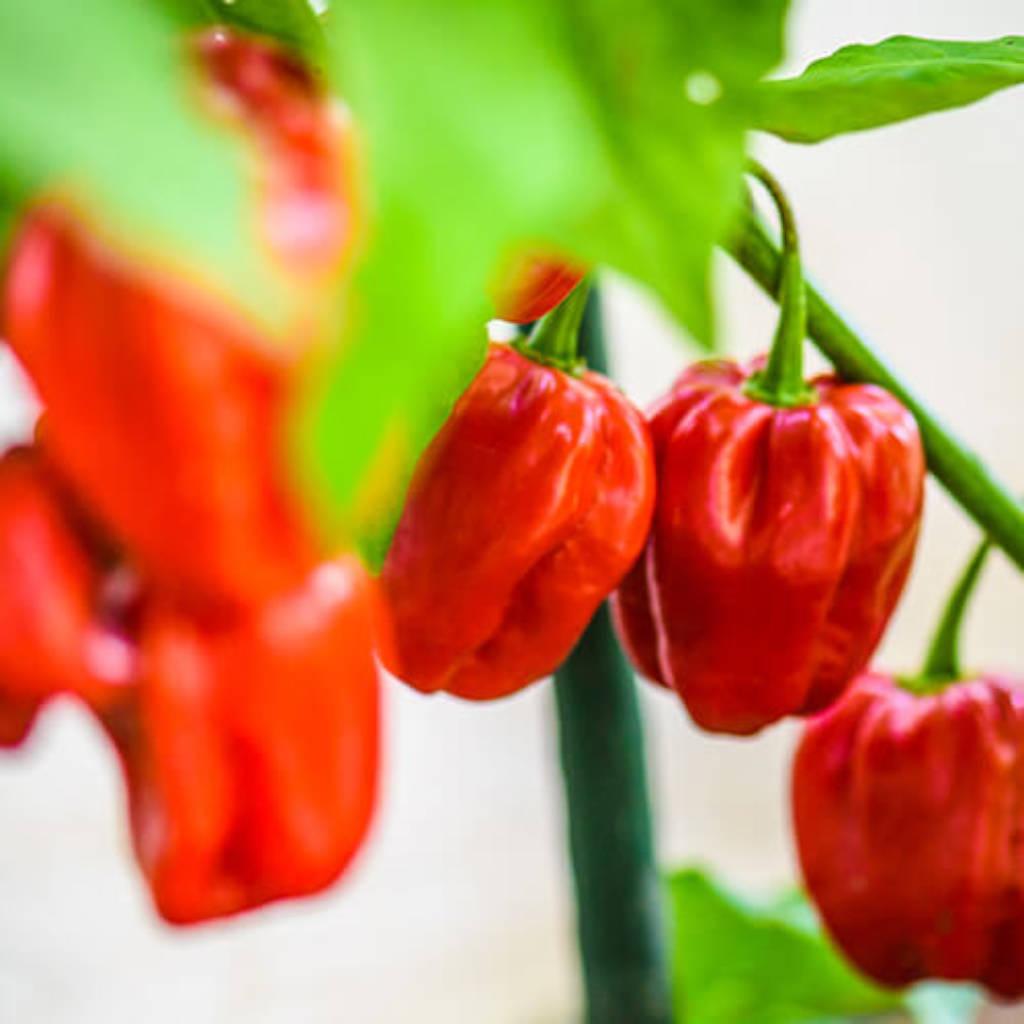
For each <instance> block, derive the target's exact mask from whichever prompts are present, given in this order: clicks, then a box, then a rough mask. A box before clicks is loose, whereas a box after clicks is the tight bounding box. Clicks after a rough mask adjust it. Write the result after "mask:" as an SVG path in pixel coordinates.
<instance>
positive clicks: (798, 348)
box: [746, 160, 815, 406]
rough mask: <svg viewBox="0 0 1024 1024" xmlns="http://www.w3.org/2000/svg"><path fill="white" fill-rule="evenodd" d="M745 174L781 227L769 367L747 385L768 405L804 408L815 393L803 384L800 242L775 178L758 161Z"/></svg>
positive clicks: (803, 298)
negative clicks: (764, 195)
mask: <svg viewBox="0 0 1024 1024" xmlns="http://www.w3.org/2000/svg"><path fill="white" fill-rule="evenodd" d="M747 169H748V172H749V173H750V174H751V175H752V176H753V177H754V178H756V179H757V180H758V181H759V182H761V184H762V185H764V187H765V188H766V189H767V190H768V192H769V194H770V195H771V197H772V200H773V202H774V203H775V206H776V208H777V209H778V211H779V221H780V222H781V224H782V269H781V271H780V273H779V287H778V291H777V293H776V294H777V297H778V302H779V324H778V327H777V328H776V329H775V338H774V339H773V341H772V348H771V352H770V353H769V355H768V364H767V365H766V366H765V368H764V370H762V371H761V372H760V373H757V374H755V375H754V376H753V377H752V378H751V379H750V382H749V383H748V384H747V387H746V391H747V394H749V395H750V396H751V398H755V399H756V400H757V401H759V402H767V403H768V404H769V405H779V406H795V405H806V404H808V403H810V402H813V401H814V400H815V395H814V391H813V390H812V389H811V388H809V387H808V386H807V385H806V383H804V338H805V337H806V336H807V297H806V293H805V289H804V275H803V269H802V267H801V265H800V241H799V238H798V237H797V231H796V218H795V217H794V216H793V210H792V207H791V206H790V205H789V200H788V199H787V198H786V193H785V192H784V191H783V189H782V186H781V185H780V184H779V183H778V181H777V180H776V179H775V177H774V176H773V175H772V174H770V173H769V172H768V171H767V170H766V169H765V168H764V167H762V166H761V164H759V163H758V162H757V161H755V160H751V161H750V162H749V165H748V168H747Z"/></svg>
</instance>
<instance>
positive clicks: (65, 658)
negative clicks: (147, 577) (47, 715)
mask: <svg viewBox="0 0 1024 1024" xmlns="http://www.w3.org/2000/svg"><path fill="white" fill-rule="evenodd" d="M0 579H2V580H3V585H2V586H0V746H17V745H18V744H19V743H20V742H21V741H22V740H24V739H25V737H26V736H27V735H28V733H29V731H30V729H31V726H32V723H33V721H34V719H35V717H36V714H37V713H38V711H39V709H40V708H41V707H42V705H43V704H45V703H46V701H47V700H49V699H50V698H51V697H54V696H56V695H58V694H61V693H67V694H73V695H76V696H78V697H81V698H82V699H84V700H87V701H89V702H90V703H93V704H98V705H102V704H104V703H105V702H107V701H108V700H109V699H111V696H112V694H114V693H116V692H117V688H118V686H119V685H121V684H122V683H123V682H124V681H125V673H126V672H127V670H128V667H129V664H130V657H129V654H128V652H127V650H126V649H125V647H124V646H123V645H122V644H121V643H120V642H119V641H118V639H117V638H116V637H115V636H114V635H112V634H109V633H108V632H107V631H106V630H105V629H104V628H103V627H102V626H101V624H100V623H99V622H98V621H97V619H96V617H95V615H94V607H95V602H96V600H97V595H98V591H99V587H100V573H99V571H98V569H97V568H96V567H95V562H94V558H93V554H92V552H90V551H89V550H88V549H87V547H86V545H85V544H84V543H83V541H82V540H81V538H80V534H79V532H78V531H77V529H76V526H75V524H74V522H73V517H72V515H71V513H70V511H69V509H68V507H67V503H66V501H65V500H64V496H63V495H62V494H61V493H60V490H59V488H58V486H57V484H56V482H55V481H54V479H53V477H52V475H51V473H50V472H49V470H48V468H47V467H46V465H45V462H44V460H43V459H42V458H40V456H39V455H38V453H37V452H36V451H34V450H32V449H29V448H18V449H12V450H10V451H8V452H6V453H5V454H4V455H3V456H2V457H0Z"/></svg>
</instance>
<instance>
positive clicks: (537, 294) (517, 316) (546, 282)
mask: <svg viewBox="0 0 1024 1024" xmlns="http://www.w3.org/2000/svg"><path fill="white" fill-rule="evenodd" d="M585 273H586V271H585V270H584V269H583V268H582V267H580V266H578V265H576V264H574V263H567V262H563V261H561V260H557V259H553V258H550V257H543V256H529V257H524V258H523V259H521V260H519V261H518V262H516V263H515V264H514V265H513V266H512V267H511V268H510V270H509V271H508V272H507V273H506V274H505V275H504V276H503V278H502V283H501V285H500V287H499V289H498V293H497V295H496V297H495V316H497V317H498V319H499V320H508V321H510V322H512V323H516V324H528V323H531V322H532V321H534V320H539V319H540V318H541V317H542V316H544V315H545V314H546V313H549V312H550V311H551V310H552V309H554V308H555V306H557V305H558V304H559V303H560V302H561V301H562V300H563V299H565V298H566V297H567V296H568V294H569V293H570V292H571V291H572V290H573V288H575V287H576V285H578V284H579V283H580V281H581V280H582V279H583V275H584V274H585Z"/></svg>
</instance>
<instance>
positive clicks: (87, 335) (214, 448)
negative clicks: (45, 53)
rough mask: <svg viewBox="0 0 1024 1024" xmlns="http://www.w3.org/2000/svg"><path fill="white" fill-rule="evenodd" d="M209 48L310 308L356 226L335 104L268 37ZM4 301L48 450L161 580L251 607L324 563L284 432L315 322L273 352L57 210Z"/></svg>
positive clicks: (212, 100) (222, 100) (18, 245)
mask: <svg viewBox="0 0 1024 1024" xmlns="http://www.w3.org/2000/svg"><path fill="white" fill-rule="evenodd" d="M196 49H197V52H198V55H199V59H200V63H201V65H202V67H203V69H204V75H205V77H206V93H205V95H206V97H207V99H208V102H209V105H210V106H211V108H215V110H216V111H217V112H218V113H220V114H221V115H222V116H223V117H224V118H226V119H227V120H229V121H230V122H231V123H233V124H235V125H237V126H238V127H239V128H241V129H242V130H243V131H245V132H246V133H247V135H248V136H249V137H251V138H252V139H253V141H254V143H255V145H256V149H257V152H258V154H259V156H260V161H259V167H260V169H261V172H262V177H261V179H260V181H259V189H260V191H261V193H262V195H261V202H260V204H259V210H260V218H261V230H260V235H261V236H262V237H263V238H264V239H265V241H266V244H268V245H269V246H270V248H271V250H272V251H273V252H274V253H275V254H276V255H277V256H278V257H279V258H280V260H281V262H282V264H283V265H284V266H285V267H286V268H288V269H289V270H291V271H293V273H294V274H295V275H296V277H297V278H299V279H301V281H302V282H304V283H308V284H309V286H310V289H309V294H310V296H311V298H310V305H311V307H312V305H313V304H315V302H317V301H319V300H318V299H314V298H313V296H314V294H322V287H321V286H322V285H323V284H324V282H325V275H326V274H327V273H328V272H329V271H331V270H332V269H335V268H336V267H337V265H338V261H339V257H340V254H341V251H342V247H343V243H344V241H345V235H346V232H347V216H348V213H347V206H346V201H345V196H344V189H343V179H344V161H343V140H342V136H341V134H340V132H339V130H338V125H337V124H336V123H335V121H334V119H333V118H332V115H331V112H330V109H329V107H328V101H327V99H326V97H325V96H323V95H322V94H321V93H320V92H319V90H318V89H317V88H316V87H315V85H314V84H313V82H312V80H311V79H310V78H309V77H308V76H307V75H306V74H305V73H304V72H303V71H302V70H301V69H300V68H298V67H297V66H296V65H295V64H294V63H293V62H292V61H291V60H290V59H289V58H288V57H286V56H284V55H283V53H281V52H280V51H278V50H277V49H275V48H274V47H272V46H270V45H269V44H265V43H261V42H256V41H253V40H251V39H248V38H243V37H232V36H230V35H228V34H226V33H223V32H217V33H214V34H211V35H205V36H203V37H201V38H200V40H199V42H198V45H197V47H196ZM318 289H320V291H317V290H318ZM3 307H4V315H5V333H6V337H7V339H8V340H9V342H10V344H11V346H12V348H13V349H14V351H15V353H16V354H17V356H18V357H19V359H20V360H21V361H22V363H23V364H24V366H25V368H26V369H27V371H28V373H29V375H30V377H31V378H32V380H33V382H34V384H35V386H36V387H37V389H38V391H39V394H40V397H41V399H42V401H43V403H44V405H45V406H46V408H47V414H48V448H49V454H50V455H51V457H52V458H53V460H54V461H55V463H56V464H57V465H58V466H59V468H60V469H61V471H62V472H63V473H64V474H66V475H67V477H68V478H69V479H70V481H71V482H72V483H73V485H74V486H75V488H76V490H77V491H78V492H79V493H80V494H81V495H82V497H83V500H85V501H86V502H88V504H89V505H90V507H91V508H92V509H93V510H94V511H95V513H96V514H97V515H98V517H99V518H100V519H101V520H102V521H103V522H104V523H105V525H106V526H107V528H108V529H109V530H110V532H111V533H113V534H115V535H116V536H117V537H118V538H119V539H120V540H121V541H123V543H124V544H125V546H126V547H127V548H128V549H129V551H130V552H131V553H132V554H133V555H134V556H135V557H136V558H137V559H138V560H139V561H140V562H141V563H142V565H143V566H144V567H145V568H146V569H147V570H148V571H149V572H151V573H153V574H155V575H156V576H158V577H160V578H161V579H162V580H163V581H165V582H166V583H167V584H169V585H173V586H175V587H177V588H179V589H181V590H183V591H187V592H189V593H191V594H193V595H197V594H198V595H201V596H204V597H205V596H207V595H209V596H211V597H213V598H215V599H217V598H219V599H227V600H234V601H251V600H261V599H263V598H266V597H268V596H270V595H273V594H275V593H278V592H281V591H282V590H283V589H287V588H288V587H290V586H293V585H295V584H296V583H297V582H298V581H299V580H301V579H302V578H304V576H305V574H306V573H307V572H308V571H309V570H310V568H311V567H312V566H313V565H315V564H316V563H317V562H318V561H319V558H320V552H319V551H318V549H317V545H316V543H315V542H314V540H313V538H312V536H311V533H310V531H309V529H308V528H307V524H306V523H305V522H304V519H303V516H302V513H301V511H300V509H299V507H298V503H297V500H296V499H295V497H294V496H293V494H292V488H291V487H290V486H289V481H288V479H287V472H286V461H285V458H284V453H283V448H284V441H283V436H282V435H283V422H282V421H283V417H284V413H285V409H286V406H287V405H288V402H289V401H290V398H291V389H292V381H293V377H294V364H295V361H296V360H297V359H298V358H299V356H300V354H301V353H300V349H301V347H302V342H303V341H304V340H305V337H304V332H305V331H306V329H307V328H308V327H309V326H311V325H304V327H303V331H302V332H299V333H297V336H296V337H295V338H293V339H292V342H293V343H292V344H291V345H290V346H286V347H281V346H279V345H275V344H274V342H273V341H272V340H271V339H269V338H265V337H264V336H263V335H262V333H260V332H259V331H258V330H256V329H255V328H254V327H253V326H252V325H251V324H250V323H248V322H247V321H246V320H245V319H244V318H242V317H241V316H238V315H235V313H234V312H233V311H232V310H230V309H228V308H225V307H224V306H223V304H222V303H220V302H219V301H217V300H215V299H213V298H211V297H209V296H206V295H204V294H203V293H201V292H200V291H199V290H198V289H197V288H195V287H194V286H192V285H191V284H190V283H188V282H187V281H185V280H176V279H174V278H173V277H171V276H170V275H168V274H163V273H161V274H155V273H152V272H150V271H147V270H146V269H144V268H143V267H140V266H137V265H135V264H134V263H132V262H130V261H128V260H127V259H125V258H123V257H122V256H120V255H119V254H118V253H116V252H115V251H113V250H112V249H111V248H110V247H109V246H108V245H107V244H106V243H104V242H103V241H101V240H99V239H98V238H96V237H93V235H92V234H91V233H90V232H89V231H88V230H87V229H86V228H85V227H83V226H82V225H80V224H78V223H76V222H75V221H74V220H73V219H72V218H71V217H70V216H69V215H67V214H65V213H63V212H62V211H60V210H58V209H57V208H56V207H54V206H48V205H44V206H41V207H38V208H36V209H35V210H33V211H32V212H30V213H29V215H28V216H27V218H26V220H25V221H24V223H23V224H22V226H21V228H20V230H19V231H18V233H17V236H16V238H15V241H14V243H13V249H12V254H11V258H10V266H9V269H8V273H7V278H6V288H5V294H4V298H3Z"/></svg>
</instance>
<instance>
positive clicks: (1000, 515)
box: [725, 215, 1024, 570]
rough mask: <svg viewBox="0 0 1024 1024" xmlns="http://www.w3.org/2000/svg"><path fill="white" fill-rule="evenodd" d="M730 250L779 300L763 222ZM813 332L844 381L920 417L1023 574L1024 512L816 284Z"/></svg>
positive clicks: (777, 262)
mask: <svg viewBox="0 0 1024 1024" xmlns="http://www.w3.org/2000/svg"><path fill="white" fill-rule="evenodd" d="M725 249H726V251H727V252H729V254H730V255H731V256H732V257H733V258H734V259H735V260H736V262H737V263H738V264H739V265H740V266H741V267H742V268H743V269H744V270H745V271H746V272H747V273H748V274H749V275H750V276H751V277H752V278H753V279H754V280H755V281H756V282H757V283H758V284H759V285H760V286H761V287H762V288H763V289H764V290H765V291H766V292H767V293H768V294H769V295H772V296H774V295H775V294H776V292H777V290H778V284H779V272H780V267H781V254H780V252H779V249H778V246H777V245H776V244H775V242H774V241H773V239H772V238H771V236H770V235H769V234H768V231H767V230H766V228H765V227H764V225H763V224H762V223H761V222H760V220H758V219H757V218H756V217H755V216H753V215H748V216H746V217H745V218H744V219H743V221H742V223H741V224H740V226H739V228H738V229H737V230H736V231H735V232H734V234H733V235H732V237H731V238H729V239H728V240H727V242H726V243H725ZM807 329H808V334H809V335H810V337H811V340H812V341H813V342H814V344H815V345H816V346H817V347H818V349H819V350H820V351H821V352H822V353H823V354H824V355H825V357H826V358H827V359H828V360H829V361H830V362H831V363H832V364H833V365H834V366H835V368H836V370H837V371H838V372H839V374H840V375H841V376H842V377H844V378H846V379H847V380H855V381H865V382H868V383H871V384H878V385H880V386H881V387H883V388H885V389H886V390H887V391H890V392H891V393H892V394H894V395H895V396H896V397H897V398H898V399H899V400H900V401H901V402H902V403H903V404H904V405H905V406H906V407H907V408H908V409H909V410H910V411H911V412H912V413H913V414H914V418H915V419H916V420H917V425H918V427H919V428H920V430H921V437H922V439H923V440H924V447H925V452H926V454H927V456H928V468H929V470H930V471H931V473H932V475H933V476H934V477H935V479H936V480H938V481H939V482H940V483H941V484H942V485H943V487H945V489H946V490H947V491H948V492H949V494H950V496H951V497H952V498H953V499H954V501H956V502H957V503H958V504H959V505H960V506H961V507H962V508H963V509H964V511H965V512H967V514H968V515H969V516H970V517H971V518H972V519H973V520H974V521H975V522H976V523H977V524H978V526H980V527H981V529H982V530H983V531H984V532H985V533H986V534H987V535H988V537H989V538H990V539H991V540H992V542H993V543H994V544H996V545H997V546H998V547H1000V548H1002V550H1003V551H1005V552H1006V554H1007V555H1008V556H1009V557H1010V558H1011V559H1012V560H1013V562H1014V563H1015V564H1016V565H1017V567H1018V568H1019V569H1021V570H1024V506H1021V504H1020V503H1019V502H1018V501H1017V499H1016V498H1014V496H1013V494H1012V493H1011V491H1010V490H1009V489H1008V488H1006V487H1004V486H1003V485H1002V484H1000V483H999V481H998V480H997V479H996V478H995V477H994V476H993V475H992V473H991V472H990V471H989V469H988V468H987V467H986V466H985V465H984V463H982V461H981V460H980V459H979V458H978V457H977V456H976V455H975V454H974V453H973V452H971V451H970V449H968V448H967V447H966V446H965V445H964V444H963V443H961V442H960V441H959V440H957V438H956V437H954V436H953V435H952V434H951V433H950V432H949V431H948V430H947V429H946V428H945V427H944V426H943V425H942V423H941V422H940V421H939V420H938V418H937V417H936V416H935V415H933V414H932V412H931V411H930V410H929V409H928V407H927V406H926V405H925V404H924V403H923V402H922V401H921V400H920V399H919V398H918V397H917V396H916V395H915V394H914V393H913V392H912V391H911V390H910V388H909V387H908V386H907V385H906V384H904V383H903V381H901V380H900V379H899V378H898V377H897V376H896V375H895V374H894V373H893V372H892V371H891V370H890V369H889V368H888V367H887V366H886V365H885V363H883V362H882V360H881V359H879V358H878V356H877V355H876V354H875V353H874V352H873V351H872V350H871V348H870V347H869V346H868V345H867V343H866V342H865V341H864V340H863V339H861V338H860V337H859V336H858V335H857V333H856V332H855V331H854V330H853V328H851V327H850V326H849V325H848V324H847V323H845V321H844V320H843V319H842V317H840V315H839V314H838V313H837V312H836V311H835V309H833V307H832V306H831V305H829V303H828V302H827V301H826V300H825V299H824V298H823V297H822V295H821V293H820V292H818V291H817V290H816V289H815V288H813V287H812V286H811V285H810V284H808V285H807Z"/></svg>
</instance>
